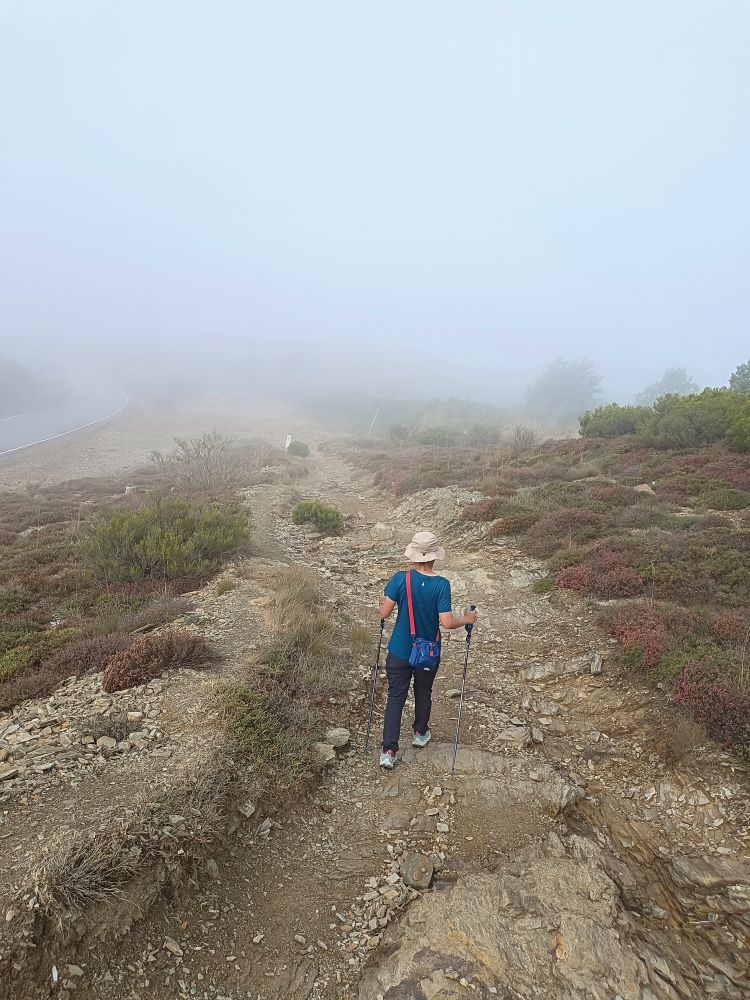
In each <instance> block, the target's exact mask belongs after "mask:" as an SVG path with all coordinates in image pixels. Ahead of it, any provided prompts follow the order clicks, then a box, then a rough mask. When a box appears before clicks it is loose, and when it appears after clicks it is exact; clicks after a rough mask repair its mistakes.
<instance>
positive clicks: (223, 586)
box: [216, 576, 239, 597]
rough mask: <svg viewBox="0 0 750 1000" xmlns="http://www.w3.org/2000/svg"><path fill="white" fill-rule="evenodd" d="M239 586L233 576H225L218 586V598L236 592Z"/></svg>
mask: <svg viewBox="0 0 750 1000" xmlns="http://www.w3.org/2000/svg"><path fill="white" fill-rule="evenodd" d="M238 586H239V584H238V583H237V581H236V580H235V579H234V577H233V576H223V577H222V578H221V579H220V580H219V581H218V583H217V584H216V596H217V597H223V596H224V594H229V593H231V592H232V591H233V590H236V589H237V587H238Z"/></svg>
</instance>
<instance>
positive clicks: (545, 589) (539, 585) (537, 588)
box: [531, 576, 555, 594]
mask: <svg viewBox="0 0 750 1000" xmlns="http://www.w3.org/2000/svg"><path fill="white" fill-rule="evenodd" d="M531 589H532V590H533V591H534V593H535V594H549V593H551V591H553V590H554V589H555V581H554V580H553V579H552V577H551V576H543V577H542V578H541V579H540V580H535V581H534V583H533V585H532V587H531Z"/></svg>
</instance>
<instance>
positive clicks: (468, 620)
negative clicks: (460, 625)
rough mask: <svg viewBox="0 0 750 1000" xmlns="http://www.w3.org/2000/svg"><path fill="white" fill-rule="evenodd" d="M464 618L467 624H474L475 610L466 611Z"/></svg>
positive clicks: (475, 618)
mask: <svg viewBox="0 0 750 1000" xmlns="http://www.w3.org/2000/svg"><path fill="white" fill-rule="evenodd" d="M464 620H465V622H466V624H467V625H476V623H477V613H476V611H467V612H466V614H465V615H464Z"/></svg>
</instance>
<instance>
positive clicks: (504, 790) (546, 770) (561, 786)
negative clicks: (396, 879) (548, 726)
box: [399, 727, 584, 816]
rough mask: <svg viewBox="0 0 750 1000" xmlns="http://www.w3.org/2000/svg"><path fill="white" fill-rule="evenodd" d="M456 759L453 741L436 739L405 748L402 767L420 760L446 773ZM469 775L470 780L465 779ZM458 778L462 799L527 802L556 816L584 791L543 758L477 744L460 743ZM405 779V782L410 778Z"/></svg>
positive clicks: (457, 785)
mask: <svg viewBox="0 0 750 1000" xmlns="http://www.w3.org/2000/svg"><path fill="white" fill-rule="evenodd" d="M514 728H516V727H514ZM522 731H524V730H522ZM452 759H453V745H452V744H450V743H434V742H433V743H430V744H429V745H428V746H426V747H425V748H424V749H423V750H414V749H412V748H409V749H408V750H405V751H404V755H403V758H402V760H403V763H402V764H401V767H404V765H408V764H413V763H415V762H416V761H419V763H420V764H422V765H423V766H424V765H429V766H431V767H433V768H434V769H435V772H436V773H437V774H439V775H441V776H442V775H444V774H445V773H446V772H447V773H450V769H451V761H452ZM407 774H408V772H407ZM469 776H471V779H472V780H471V781H470V782H466V781H464V780H462V779H464V778H466V777H469ZM399 777H400V776H399ZM454 781H455V785H456V794H457V796H458V798H459V800H461V799H464V800H466V799H467V797H478V798H482V799H486V800H487V801H494V802H495V804H498V803H502V802H503V801H505V802H508V801H512V802H514V803H517V802H522V803H524V802H525V803H528V806H529V808H530V809H532V808H533V809H537V810H538V809H542V810H543V811H544V812H547V813H548V814H550V815H553V816H554V815H558V814H559V813H562V812H565V810H567V809H569V808H570V807H572V806H574V805H575V804H576V802H578V800H579V799H580V798H581V796H582V795H583V794H584V793H583V790H582V789H581V788H579V787H578V786H577V785H575V784H573V782H571V781H568V780H566V779H565V778H563V777H562V776H561V775H560V774H558V772H557V771H555V770H554V769H553V768H552V767H550V766H549V764H545V763H543V762H542V761H538V760H533V759H530V760H526V759H525V758H523V757H506V756H505V755H503V754H497V753H489V752H487V751H485V750H475V749H474V748H473V747H459V751H458V759H457V761H456V774H455V778H454ZM402 782H403V785H404V786H405V785H406V780H404V779H402Z"/></svg>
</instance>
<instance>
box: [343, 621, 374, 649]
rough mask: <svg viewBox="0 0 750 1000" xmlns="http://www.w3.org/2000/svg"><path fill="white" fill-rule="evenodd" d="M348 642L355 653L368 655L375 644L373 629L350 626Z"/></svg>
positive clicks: (364, 626)
mask: <svg viewBox="0 0 750 1000" xmlns="http://www.w3.org/2000/svg"><path fill="white" fill-rule="evenodd" d="M349 642H350V644H351V647H352V649H353V650H354V652H355V653H359V654H361V655H364V654H365V653H369V652H370V650H371V649H372V648H373V645H374V642H375V640H374V639H373V629H371V628H368V627H367V626H366V625H358V624H354V625H350V626H349Z"/></svg>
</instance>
